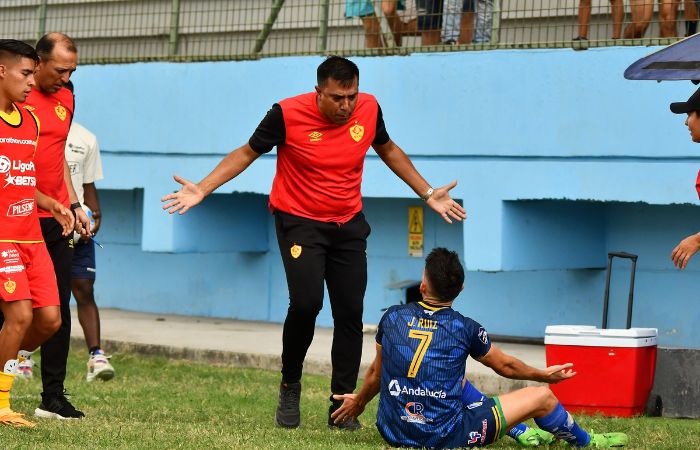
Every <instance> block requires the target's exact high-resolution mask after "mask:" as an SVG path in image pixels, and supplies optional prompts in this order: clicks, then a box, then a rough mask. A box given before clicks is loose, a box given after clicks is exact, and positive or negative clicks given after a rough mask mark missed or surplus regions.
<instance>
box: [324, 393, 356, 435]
mask: <svg viewBox="0 0 700 450" xmlns="http://www.w3.org/2000/svg"><path fill="white" fill-rule="evenodd" d="M331 402H332V403H331V406H330V407H328V428H338V429H341V430H347V431H357V430H359V429H360V428H362V424H361V423H360V421H359V420H357V418H355V417H352V418H350V419H348V420H346V421H345V422H341V423H335V422H333V418H332V417H331V414H333V413H334V412H335V410H336V409H338V408H340V405H342V404H343V402H342V401H340V400H331Z"/></svg>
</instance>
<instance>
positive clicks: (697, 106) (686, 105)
mask: <svg viewBox="0 0 700 450" xmlns="http://www.w3.org/2000/svg"><path fill="white" fill-rule="evenodd" d="M691 111H700V89H698V90H697V91H695V93H694V94H693V95H691V96H690V98H689V99H688V101H685V102H676V103H671V112H673V113H675V114H688V113H689V112H691Z"/></svg>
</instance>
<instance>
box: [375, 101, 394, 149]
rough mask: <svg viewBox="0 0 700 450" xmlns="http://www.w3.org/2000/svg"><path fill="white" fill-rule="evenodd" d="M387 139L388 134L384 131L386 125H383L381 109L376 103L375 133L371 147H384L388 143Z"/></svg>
mask: <svg viewBox="0 0 700 450" xmlns="http://www.w3.org/2000/svg"><path fill="white" fill-rule="evenodd" d="M389 139H390V138H389V133H388V132H387V131H386V125H384V115H383V114H382V107H381V106H379V103H377V132H376V134H375V135H374V141H372V145H384V144H386V143H387V142H389Z"/></svg>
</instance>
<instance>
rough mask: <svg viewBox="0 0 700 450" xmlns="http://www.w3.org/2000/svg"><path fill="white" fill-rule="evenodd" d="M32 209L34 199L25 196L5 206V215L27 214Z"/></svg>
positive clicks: (18, 215) (17, 215)
mask: <svg viewBox="0 0 700 450" xmlns="http://www.w3.org/2000/svg"><path fill="white" fill-rule="evenodd" d="M32 211H34V199H33V198H25V199H24V200H20V201H18V202H16V203H13V204H11V205H10V206H9V208H7V217H20V216H28V215H30V214H31V213H32Z"/></svg>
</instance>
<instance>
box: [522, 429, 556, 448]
mask: <svg viewBox="0 0 700 450" xmlns="http://www.w3.org/2000/svg"><path fill="white" fill-rule="evenodd" d="M555 440H556V439H555V437H554V435H553V434H552V433H548V432H546V431H544V430H540V429H539V428H531V427H528V428H527V431H526V432H524V433H523V434H521V435H520V436H518V439H517V441H518V444H520V446H521V447H539V446H540V445H546V444H551V443H552V442H554V441H555Z"/></svg>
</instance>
